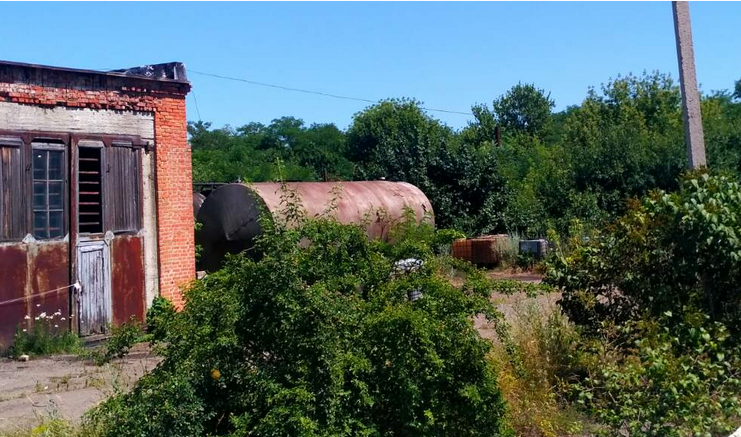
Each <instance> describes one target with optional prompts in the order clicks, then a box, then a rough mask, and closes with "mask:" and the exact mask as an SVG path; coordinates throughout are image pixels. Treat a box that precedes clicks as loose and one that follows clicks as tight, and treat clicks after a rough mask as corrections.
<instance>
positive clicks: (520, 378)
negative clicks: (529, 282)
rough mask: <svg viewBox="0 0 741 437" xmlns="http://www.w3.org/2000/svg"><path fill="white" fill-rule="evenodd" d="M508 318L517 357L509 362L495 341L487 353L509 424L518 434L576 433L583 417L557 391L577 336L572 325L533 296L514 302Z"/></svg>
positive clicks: (507, 354) (548, 436) (581, 428)
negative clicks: (515, 361) (495, 369)
mask: <svg viewBox="0 0 741 437" xmlns="http://www.w3.org/2000/svg"><path fill="white" fill-rule="evenodd" d="M510 324H511V338H512V341H513V343H514V345H515V347H516V348H517V350H518V355H519V360H518V361H519V362H517V363H513V362H512V359H511V354H510V352H511V351H510V352H508V350H507V348H506V347H505V345H504V344H500V343H497V344H496V345H495V347H494V350H493V351H492V353H491V354H490V359H491V360H492V362H493V363H494V365H495V366H496V368H497V369H498V370H499V385H500V388H501V390H502V394H503V395H504V397H505V399H506V400H507V421H508V423H509V425H510V427H511V428H512V429H513V430H514V431H515V434H516V435H518V436H520V437H536V436H543V437H556V436H570V435H579V434H580V433H582V432H583V431H584V428H585V426H584V424H585V423H588V420H586V418H585V417H584V416H583V415H582V414H581V413H579V411H578V410H577V409H576V408H575V407H573V406H571V405H570V404H569V403H568V402H566V400H564V399H563V398H562V397H561V395H560V393H561V389H560V386H561V380H562V376H563V374H562V372H563V371H564V369H568V363H569V362H570V356H569V354H570V353H571V350H572V348H573V344H574V342H576V341H578V334H577V333H576V331H575V330H574V327H573V325H572V324H571V323H569V322H568V320H567V319H566V317H565V316H563V315H562V313H561V312H560V310H559V309H558V308H542V307H540V306H539V305H538V303H537V302H535V301H532V300H528V301H524V302H522V303H520V304H518V305H517V306H516V309H515V315H514V317H513V318H512V320H510Z"/></svg>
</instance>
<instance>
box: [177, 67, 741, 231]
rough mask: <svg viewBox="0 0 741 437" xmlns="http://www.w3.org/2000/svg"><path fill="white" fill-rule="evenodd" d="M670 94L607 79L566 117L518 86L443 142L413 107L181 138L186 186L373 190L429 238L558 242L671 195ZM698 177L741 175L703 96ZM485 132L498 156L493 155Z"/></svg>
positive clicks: (664, 88)
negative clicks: (406, 195) (339, 185)
mask: <svg viewBox="0 0 741 437" xmlns="http://www.w3.org/2000/svg"><path fill="white" fill-rule="evenodd" d="M680 102H681V98H680V93H679V89H678V87H677V85H676V84H675V83H674V82H673V81H672V80H671V78H670V77H668V76H666V75H662V74H659V73H652V74H645V73H644V74H643V75H640V76H633V75H628V76H625V77H618V78H616V79H614V80H612V81H610V82H608V83H607V84H605V85H604V86H602V87H601V88H599V89H591V90H589V92H588V94H587V96H586V98H585V100H584V101H583V102H582V103H581V104H580V105H578V106H574V107H570V108H568V109H566V110H564V111H561V112H558V113H553V112H552V109H553V107H554V102H553V101H552V100H551V99H550V97H549V94H548V93H547V92H546V91H544V90H541V89H538V88H537V87H535V86H534V85H530V84H518V85H516V86H514V87H513V88H512V89H511V90H509V91H508V92H507V93H506V94H505V95H503V96H501V97H499V98H496V99H494V100H493V102H492V104H491V105H490V106H488V105H480V104H479V105H474V106H473V107H472V113H473V114H474V120H473V121H472V122H470V123H469V125H468V126H466V127H465V128H463V129H461V130H460V131H455V130H453V129H451V128H450V127H448V126H445V125H444V124H443V123H441V122H440V121H439V120H436V119H434V118H432V117H430V116H429V115H427V114H426V113H425V112H424V111H423V110H422V109H421V108H420V104H419V102H417V101H414V100H407V99H392V100H387V101H384V102H382V103H380V104H377V105H373V106H370V107H368V108H366V109H365V110H363V111H361V112H359V113H358V114H356V115H355V117H354V120H353V122H352V124H351V125H350V126H349V127H348V129H347V130H346V131H344V132H343V131H341V130H339V129H338V128H336V127H335V126H334V125H331V124H330V125H321V124H319V125H312V126H305V125H304V124H303V122H302V121H301V120H298V119H295V118H292V117H284V118H280V119H277V120H274V121H273V122H272V123H271V124H269V125H267V126H265V125H261V124H259V123H250V124H247V125H245V126H243V127H239V128H230V127H225V128H223V129H211V128H210V125H208V124H207V123H201V122H199V123H194V124H191V125H190V135H191V144H192V145H193V168H194V177H195V179H196V180H197V181H202V182H212V181H214V182H233V181H236V180H243V181H251V182H259V181H265V180H277V179H279V176H280V174H281V170H280V169H278V168H277V166H276V164H275V162H276V158H277V157H279V158H280V159H281V160H282V162H283V163H284V164H285V168H284V169H283V170H282V174H283V176H284V177H285V178H287V179H289V180H324V179H328V180H348V179H377V178H381V177H384V178H386V179H387V180H398V181H406V182H410V183H412V184H415V185H417V186H418V187H419V188H420V189H422V191H423V192H424V193H425V194H426V195H427V196H428V197H429V198H430V200H431V202H432V205H433V208H434V209H435V216H436V217H435V218H436V224H437V225H438V226H439V227H441V228H454V229H458V230H461V231H463V232H465V233H466V234H467V235H471V236H473V235H479V234H482V233H510V234H518V235H522V236H523V237H526V238H533V237H540V236H545V235H546V232H547V231H548V230H549V229H554V230H556V231H558V233H559V234H565V233H567V232H568V229H569V227H570V225H571V223H572V222H573V220H574V219H578V220H579V221H580V222H581V223H582V225H584V226H586V227H594V228H599V227H601V226H602V225H603V224H604V223H605V222H606V221H609V220H611V219H614V218H617V217H619V216H620V215H622V214H624V213H625V212H626V211H627V210H626V206H625V202H626V200H628V199H630V198H633V197H640V196H643V195H646V194H647V193H648V192H649V191H650V190H652V189H655V188H659V189H664V190H668V191H674V190H676V189H677V188H678V185H677V180H678V177H679V176H680V174H681V172H682V170H683V169H684V167H685V162H686V158H685V145H684V135H683V123H682V116H681V109H680ZM702 115H703V123H704V130H705V137H706V145H707V153H708V163H709V165H710V167H711V168H714V169H716V170H727V171H730V172H733V173H734V174H738V172H739V171H741V148H739V144H741V98H739V96H738V93H736V94H732V93H731V92H730V91H721V92H714V93H711V94H706V95H704V96H703V98H702ZM497 126H499V127H500V128H501V129H500V131H501V145H499V146H498V145H497V141H496V140H497V135H496V132H497Z"/></svg>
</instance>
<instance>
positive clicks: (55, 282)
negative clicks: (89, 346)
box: [29, 241, 71, 329]
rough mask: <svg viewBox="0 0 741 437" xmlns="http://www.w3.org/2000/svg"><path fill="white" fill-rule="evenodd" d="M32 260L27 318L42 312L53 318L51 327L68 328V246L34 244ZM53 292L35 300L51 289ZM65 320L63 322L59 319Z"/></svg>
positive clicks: (43, 243) (60, 243)
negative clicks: (56, 314) (54, 315)
mask: <svg viewBox="0 0 741 437" xmlns="http://www.w3.org/2000/svg"><path fill="white" fill-rule="evenodd" d="M33 249H35V250H33V251H32V252H31V253H33V255H34V257H33V259H31V260H30V261H31V262H29V268H30V270H31V274H32V275H31V280H30V283H31V299H30V300H29V304H30V305H29V310H30V314H29V315H30V316H31V317H32V318H33V317H36V316H37V315H39V314H40V313H42V312H45V313H46V314H47V315H52V314H54V313H56V312H61V315H58V316H56V317H55V319H54V322H53V324H55V325H58V326H59V329H67V328H69V323H70V322H69V299H70V295H71V294H70V293H71V291H70V289H69V287H67V286H68V285H69V284H70V277H69V271H70V270H69V245H68V243H66V242H60V241H55V242H41V243H37V244H35V245H34V247H33ZM58 288H59V289H60V290H57V291H56V292H54V293H51V294H46V295H43V296H37V297H34V295H37V294H40V293H45V292H47V291H50V290H54V289H58ZM62 317H64V318H65V320H64V321H62V320H61V318H62Z"/></svg>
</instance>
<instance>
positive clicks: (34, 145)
mask: <svg viewBox="0 0 741 437" xmlns="http://www.w3.org/2000/svg"><path fill="white" fill-rule="evenodd" d="M50 140H51V141H54V142H49V141H50ZM28 147H29V149H30V154H31V159H30V161H29V164H30V170H29V177H30V180H31V182H30V185H28V186H27V188H26V189H27V192H28V193H29V194H30V195H31V196H30V198H31V199H33V193H34V185H35V184H36V182H37V181H44V182H46V191H47V192H46V196H47V205H46V207H45V208H44V209H42V210H38V211H37V209H36V206H35V205H34V201H33V200H31V201H30V202H29V208H27V209H28V210H29V211H28V212H29V215H30V217H29V221H30V222H31V227H30V228H28V232H27V233H29V234H31V235H33V237H34V238H35V239H36V240H38V241H55V240H62V239H64V238H65V237H66V236H67V234H68V233H69V223H68V222H69V219H68V217H69V210H70V209H69V152H68V151H67V143H65V142H63V141H59V140H58V139H50V138H44V137H35V138H34V139H33V140H32V141H31V143H30V144H29V145H28ZM36 150H39V151H45V152H61V153H62V179H61V180H57V179H54V180H51V179H49V175H48V171H49V170H48V166H49V159H48V155H47V164H46V165H47V175H46V178H45V179H36V177H35V175H34V167H33V161H34V160H33V153H34V151H36ZM26 167H27V168H28V166H26ZM50 182H61V183H62V207H61V209H59V208H55V209H54V210H52V209H51V208H50V206H49V204H48V198H49V184H50ZM39 211H44V212H45V213H46V217H47V221H46V230H47V234H50V233H51V227H50V220H49V217H50V214H51V212H61V213H62V223H61V227H62V229H61V234H60V235H58V236H54V237H37V236H36V224H35V221H34V216H35V214H36V212H39Z"/></svg>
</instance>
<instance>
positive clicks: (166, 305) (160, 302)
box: [146, 296, 175, 342]
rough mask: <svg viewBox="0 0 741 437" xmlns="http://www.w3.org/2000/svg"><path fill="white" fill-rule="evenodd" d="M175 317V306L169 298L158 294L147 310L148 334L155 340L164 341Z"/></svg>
mask: <svg viewBox="0 0 741 437" xmlns="http://www.w3.org/2000/svg"><path fill="white" fill-rule="evenodd" d="M174 319H175V307H174V306H173V305H172V302H170V301H169V300H168V299H165V298H164V297H162V296H157V297H155V298H154V300H153V301H152V306H151V307H149V309H148V310H147V318H146V320H147V325H146V331H147V335H149V336H150V340H151V341H153V342H158V341H163V340H164V339H165V337H166V336H167V332H168V331H169V330H170V327H171V326H172V323H173V320H174Z"/></svg>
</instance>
